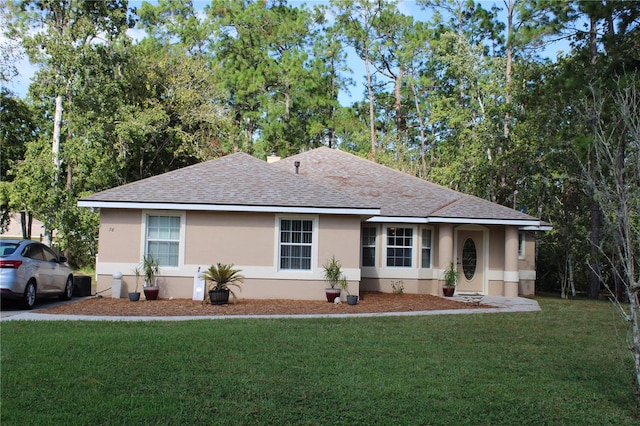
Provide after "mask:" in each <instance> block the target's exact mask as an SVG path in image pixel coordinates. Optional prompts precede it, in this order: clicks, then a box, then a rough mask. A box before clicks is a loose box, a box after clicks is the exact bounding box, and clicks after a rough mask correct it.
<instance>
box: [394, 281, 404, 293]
mask: <svg viewBox="0 0 640 426" xmlns="http://www.w3.org/2000/svg"><path fill="white" fill-rule="evenodd" d="M391 289H392V291H393V294H404V281H402V280H398V281H391Z"/></svg>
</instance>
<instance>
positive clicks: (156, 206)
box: [78, 200, 380, 216]
mask: <svg viewBox="0 0 640 426" xmlns="http://www.w3.org/2000/svg"><path fill="white" fill-rule="evenodd" d="M78 207H87V208H108V209H128V210H190V211H212V212H231V211H232V212H252V213H290V214H337V215H364V216H375V215H379V214H380V209H375V208H368V207H362V208H360V207H316V206H309V207H305V206H262V205H236V204H234V205H229V204H189V203H140V202H137V203H129V202H123V201H91V200H80V201H78Z"/></svg>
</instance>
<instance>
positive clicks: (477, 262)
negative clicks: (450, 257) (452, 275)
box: [456, 229, 485, 293]
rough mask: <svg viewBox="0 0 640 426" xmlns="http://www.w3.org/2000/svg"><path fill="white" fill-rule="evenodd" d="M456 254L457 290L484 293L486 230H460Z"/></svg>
mask: <svg viewBox="0 0 640 426" xmlns="http://www.w3.org/2000/svg"><path fill="white" fill-rule="evenodd" d="M456 256H457V257H456V262H457V266H458V285H457V291H459V292H473V293H484V292H485V288H484V278H485V277H484V260H485V259H484V257H485V253H484V232H482V231H475V230H465V229H463V230H458V238H457V252H456Z"/></svg>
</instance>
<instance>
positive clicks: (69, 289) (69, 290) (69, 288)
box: [60, 277, 73, 300]
mask: <svg viewBox="0 0 640 426" xmlns="http://www.w3.org/2000/svg"><path fill="white" fill-rule="evenodd" d="M72 295H73V279H72V278H71V277H69V278H67V283H66V284H65V285H64V293H62V294H61V295H60V300H69V299H71V296H72Z"/></svg>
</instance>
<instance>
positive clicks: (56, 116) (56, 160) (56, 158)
mask: <svg viewBox="0 0 640 426" xmlns="http://www.w3.org/2000/svg"><path fill="white" fill-rule="evenodd" d="M62 110H63V106H62V95H58V96H56V100H55V110H54V113H53V141H52V144H51V152H52V153H53V166H54V168H55V173H56V175H55V176H56V180H58V174H59V172H60V164H61V162H60V133H61V131H62ZM54 185H55V183H54Z"/></svg>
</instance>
